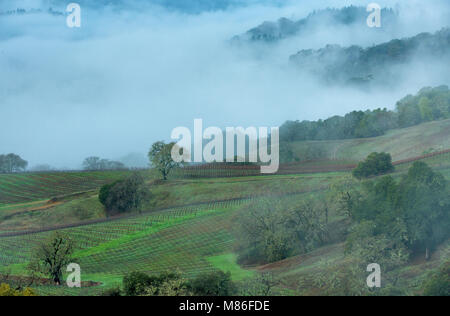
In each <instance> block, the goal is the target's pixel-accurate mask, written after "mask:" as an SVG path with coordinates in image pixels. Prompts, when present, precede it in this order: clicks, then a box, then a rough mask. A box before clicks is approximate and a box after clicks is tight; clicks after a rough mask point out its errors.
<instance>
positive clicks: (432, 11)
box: [0, 0, 450, 168]
mask: <svg viewBox="0 0 450 316" xmlns="http://www.w3.org/2000/svg"><path fill="white" fill-rule="evenodd" d="M180 1H181V0H180ZM69 2H71V1H67V3H69ZM74 2H76V1H74ZM369 2H371V1H356V0H355V1H339V0H333V1H331V0H329V1H320V0H318V1H304V0H303V1H300V0H299V1H285V2H284V3H285V5H283V6H271V5H269V4H270V3H271V1H269V0H266V1H262V2H261V3H262V4H255V3H258V1H251V3H252V4H251V5H248V6H242V7H239V6H238V7H233V8H232V9H227V10H220V11H205V12H202V13H200V14H190V13H187V12H185V11H177V10H171V11H166V10H165V9H163V8H160V7H155V6H151V5H145V6H143V5H142V3H145V1H144V0H141V1H135V2H134V3H133V4H131V1H126V2H125V3H127V5H128V6H129V7H130V8H133V9H127V8H121V9H120V10H119V9H117V8H114V7H102V8H97V9H94V8H84V7H82V27H81V29H69V28H68V27H67V26H66V24H65V17H55V16H51V15H49V14H30V15H23V16H4V15H3V16H0V153H9V152H14V153H17V154H20V155H21V156H22V157H23V158H24V159H26V160H28V161H29V162H30V165H36V164H39V163H49V164H51V165H53V166H55V167H71V168H76V167H79V166H80V165H81V161H82V160H83V158H85V157H86V156H90V155H98V156H101V157H104V158H110V159H118V158H120V157H122V156H125V155H126V154H128V153H130V152H140V153H146V152H147V150H148V148H149V147H150V146H151V144H152V143H153V142H154V141H156V140H170V133H171V131H172V129H173V128H175V127H177V126H186V127H189V128H191V129H192V128H193V126H192V125H193V120H194V118H202V119H203V121H204V124H205V125H206V126H218V127H221V128H225V127H226V126H244V127H248V126H279V125H281V124H282V123H283V122H284V121H286V120H288V119H290V120H296V119H299V120H303V119H318V118H326V117H329V116H331V115H334V114H344V113H346V112H349V111H352V110H356V109H367V108H376V107H388V108H393V107H394V105H395V101H397V100H398V99H400V98H401V97H403V96H404V95H406V94H408V93H416V92H417V90H418V89H420V88H421V87H422V86H423V85H440V84H449V81H448V77H447V75H448V73H447V71H445V69H442V67H439V66H433V65H429V64H423V65H419V64H415V65H414V67H413V70H414V72H413V75H411V76H408V77H407V78H408V79H407V80H405V82H402V83H400V84H399V86H398V87H397V88H396V89H387V90H383V91H371V92H370V93H369V92H363V91H360V90H356V89H350V88H346V89H343V88H338V87H333V88H330V87H324V86H321V85H320V84H318V83H317V82H315V80H314V79H313V78H310V77H307V76H305V75H302V74H299V73H298V72H296V71H293V70H292V69H291V67H290V65H289V64H288V57H289V56H290V55H292V54H294V53H296V52H297V51H298V50H300V49H304V48H319V47H322V46H324V45H326V44H341V45H351V44H359V45H363V46H367V45H372V44H376V43H380V42H383V41H385V40H388V39H391V38H393V37H394V36H402V37H403V36H412V35H415V34H417V33H419V32H421V31H430V32H434V31H437V30H439V29H440V28H442V27H443V26H447V25H448V24H449V22H448V21H450V20H448V17H449V16H450V15H449V11H450V4H449V3H448V0H443V1H437V0H436V1H418V0H408V1H378V3H380V4H381V5H387V6H389V7H394V8H395V7H396V4H397V3H398V5H399V8H400V12H401V28H400V29H399V30H397V34H383V35H382V36H379V37H377V38H374V37H371V36H368V33H367V31H366V30H365V29H360V28H358V29H354V30H351V29H348V28H331V29H328V28H325V27H324V28H322V29H320V30H319V32H317V33H316V34H310V35H307V36H303V37H301V38H293V39H290V40H286V41H283V42H281V43H279V44H277V45H276V46H275V47H272V48H270V49H268V48H261V47H258V48H255V47H253V48H251V47H239V48H237V47H232V46H230V45H229V42H228V40H229V39H230V38H231V37H232V36H234V35H237V34H241V33H244V32H245V31H247V30H248V29H250V28H252V27H254V26H257V25H259V24H260V23H261V22H263V21H265V20H277V19H278V18H280V17H282V16H285V17H288V18H293V19H300V18H303V17H305V16H306V15H307V14H309V13H310V12H311V11H312V10H314V9H321V8H325V7H327V6H332V7H342V6H344V5H349V4H356V5H364V6H365V5H367V4H368V3H369ZM59 3H65V2H64V1H59ZM274 3H275V1H274ZM277 3H279V1H277ZM17 7H22V8H27V9H29V8H38V7H42V8H45V10H47V9H48V1H44V0H43V1H33V0H28V1H17V0H14V1H13V0H1V2H0V12H1V11H6V10H8V9H11V8H17ZM53 8H54V9H55V10H60V11H63V9H64V6H61V5H60V6H57V5H56V6H55V5H54V3H53ZM136 8H139V9H136ZM418 74H420V75H418Z"/></svg>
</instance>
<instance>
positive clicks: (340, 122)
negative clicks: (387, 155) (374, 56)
mask: <svg viewBox="0 0 450 316" xmlns="http://www.w3.org/2000/svg"><path fill="white" fill-rule="evenodd" d="M448 118H450V90H449V88H448V87H447V86H439V87H436V88H423V89H422V90H420V91H419V93H418V94H417V95H415V96H413V95H408V96H406V97H405V98H403V99H402V100H400V101H398V102H397V104H396V110H395V111H388V110H387V109H386V108H385V109H376V110H373V111H371V110H367V111H353V112H351V113H348V114H346V115H344V116H333V117H330V118H328V119H326V120H318V121H301V122H300V121H287V122H285V123H284V124H283V125H282V126H281V127H280V140H281V141H284V142H293V141H305V140H336V139H351V138H367V137H376V136H380V135H383V134H384V133H385V132H386V131H388V130H391V129H394V128H403V127H409V126H413V125H418V124H420V123H424V122H429V121H434V120H440V119H448Z"/></svg>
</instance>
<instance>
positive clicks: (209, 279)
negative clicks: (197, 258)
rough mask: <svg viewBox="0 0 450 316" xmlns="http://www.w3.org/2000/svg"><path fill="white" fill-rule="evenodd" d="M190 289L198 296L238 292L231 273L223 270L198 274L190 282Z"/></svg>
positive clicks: (225, 294)
mask: <svg viewBox="0 0 450 316" xmlns="http://www.w3.org/2000/svg"><path fill="white" fill-rule="evenodd" d="M190 289H191V291H192V292H193V293H194V295H197V296H230V295H233V294H235V293H236V286H235V284H234V283H233V281H232V280H231V273H230V272H228V273H224V272H222V271H215V272H209V273H203V274H200V275H198V276H197V277H196V278H195V279H194V280H192V281H191V282H190Z"/></svg>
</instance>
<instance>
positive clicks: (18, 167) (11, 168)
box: [0, 154, 28, 173]
mask: <svg viewBox="0 0 450 316" xmlns="http://www.w3.org/2000/svg"><path fill="white" fill-rule="evenodd" d="M27 166H28V162H27V161H25V160H23V159H22V158H21V157H20V156H19V155H16V154H7V155H0V173H15V172H22V171H25V169H26V168H27Z"/></svg>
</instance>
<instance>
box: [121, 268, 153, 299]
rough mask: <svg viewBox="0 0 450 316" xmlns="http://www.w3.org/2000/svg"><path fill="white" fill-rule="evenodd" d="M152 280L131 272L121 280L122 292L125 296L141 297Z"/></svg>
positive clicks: (143, 274)
mask: <svg viewBox="0 0 450 316" xmlns="http://www.w3.org/2000/svg"><path fill="white" fill-rule="evenodd" d="M151 283H152V279H151V278H150V276H148V275H147V274H145V273H142V272H131V273H130V274H127V275H126V276H125V277H124V278H123V291H124V294H125V295H126V296H137V295H142V294H144V292H145V288H146V287H148V286H150V284H151Z"/></svg>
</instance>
